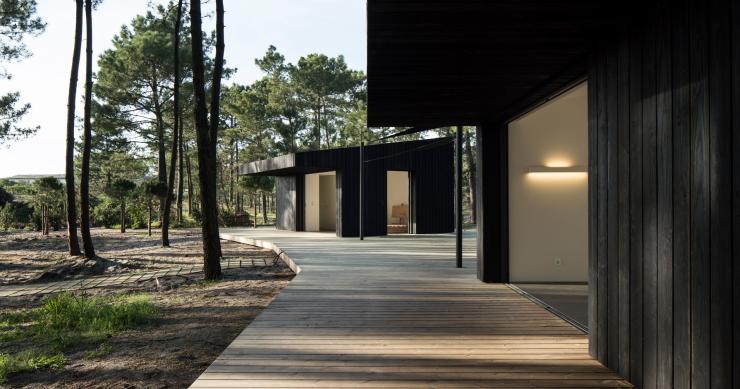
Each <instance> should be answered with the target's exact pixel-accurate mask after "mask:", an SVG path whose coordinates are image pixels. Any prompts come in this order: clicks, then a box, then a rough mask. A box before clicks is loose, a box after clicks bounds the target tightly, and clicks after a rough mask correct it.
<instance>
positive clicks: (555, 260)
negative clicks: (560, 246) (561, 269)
mask: <svg viewBox="0 0 740 389" xmlns="http://www.w3.org/2000/svg"><path fill="white" fill-rule="evenodd" d="M553 262H554V263H555V266H563V260H562V259H560V258H555V259H554V260H553Z"/></svg>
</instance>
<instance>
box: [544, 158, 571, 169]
mask: <svg viewBox="0 0 740 389" xmlns="http://www.w3.org/2000/svg"><path fill="white" fill-rule="evenodd" d="M570 166H573V163H572V162H571V161H568V160H565V159H551V160H549V161H547V162H545V167H570Z"/></svg>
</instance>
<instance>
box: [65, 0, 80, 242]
mask: <svg viewBox="0 0 740 389" xmlns="http://www.w3.org/2000/svg"><path fill="white" fill-rule="evenodd" d="M82 1H83V0H76V1H75V42H74V49H73V51H72V70H71V71H70V74H69V94H68V95H67V156H66V160H65V172H64V180H65V182H66V186H67V238H68V239H67V245H68V247H69V255H80V254H82V251H81V250H80V242H79V241H78V240H77V200H76V196H75V193H76V192H75V103H76V100H77V74H78V73H79V72H80V54H81V53H80V51H81V50H82V8H83V2H82Z"/></svg>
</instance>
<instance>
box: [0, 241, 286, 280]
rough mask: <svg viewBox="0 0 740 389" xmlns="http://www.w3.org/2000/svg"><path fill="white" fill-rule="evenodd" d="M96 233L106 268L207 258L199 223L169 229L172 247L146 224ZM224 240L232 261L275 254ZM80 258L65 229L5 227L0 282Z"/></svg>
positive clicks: (145, 268) (123, 268)
mask: <svg viewBox="0 0 740 389" xmlns="http://www.w3.org/2000/svg"><path fill="white" fill-rule="evenodd" d="M157 232H158V231H157ZM92 235H93V242H94V244H95V250H96V254H97V255H98V256H100V257H101V258H103V259H105V260H106V267H105V272H104V273H103V274H121V273H128V272H141V271H148V270H160V269H164V268H170V267H181V266H189V265H193V264H200V263H202V261H203V256H202V250H203V249H202V243H201V240H200V230H199V229H184V230H172V231H170V243H171V247H169V248H163V247H161V242H160V240H159V239H160V237H159V234H158V233H153V236H151V237H149V236H147V233H146V231H143V230H129V231H127V232H126V233H125V234H121V233H120V232H119V231H117V230H106V229H93V230H92ZM80 243H81V242H80ZM222 245H223V247H222V249H223V254H224V258H225V259H227V258H228V259H230V260H232V261H239V260H251V259H261V258H265V259H268V261H269V260H271V259H270V258H272V257H273V254H272V253H271V252H270V251H268V250H262V249H257V248H251V249H246V248H245V247H246V246H244V245H241V244H238V243H233V242H222ZM79 260H80V258H74V257H70V256H69V255H68V254H67V235H66V232H64V231H61V232H52V233H51V234H50V235H49V236H42V235H41V234H40V233H38V232H26V231H22V232H10V233H8V232H0V285H7V284H17V283H24V282H33V281H34V280H36V279H37V278H38V277H39V276H41V275H42V274H43V273H44V272H46V271H48V270H50V269H52V268H55V267H59V266H61V265H64V264H67V263H72V262H75V261H79ZM89 275H92V274H86V273H82V274H80V273H76V274H71V275H67V276H65V277H56V278H53V279H45V280H41V281H54V280H61V279H69V278H80V277H85V276H89Z"/></svg>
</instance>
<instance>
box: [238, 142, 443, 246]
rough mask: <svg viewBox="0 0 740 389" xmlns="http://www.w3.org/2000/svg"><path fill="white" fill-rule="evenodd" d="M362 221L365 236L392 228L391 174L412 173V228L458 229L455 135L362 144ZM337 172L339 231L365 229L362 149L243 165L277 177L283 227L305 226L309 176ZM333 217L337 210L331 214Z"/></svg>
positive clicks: (244, 171) (248, 171)
mask: <svg viewBox="0 0 740 389" xmlns="http://www.w3.org/2000/svg"><path fill="white" fill-rule="evenodd" d="M363 155H364V158H363V160H364V161H365V164H364V171H363V173H362V174H363V176H364V179H363V195H362V196H363V198H362V201H363V204H364V209H363V213H362V223H363V226H364V229H363V233H364V235H365V236H380V235H386V234H387V233H388V231H387V228H388V222H387V218H386V215H387V212H386V208H387V206H388V205H387V202H386V201H387V192H388V188H387V187H386V185H387V179H386V178H387V174H389V173H388V172H390V171H396V172H407V173H408V185H409V188H408V193H409V196H408V202H407V205H408V208H409V212H408V214H409V215H408V223H407V225H408V231H407V232H408V233H412V234H434V233H447V232H452V231H453V230H454V207H453V204H454V177H453V175H454V172H453V168H454V162H453V141H452V139H450V138H439V139H428V140H418V141H409V142H396V143H385V144H376V145H369V146H365V147H364V148H363ZM328 172H331V173H333V174H335V177H336V178H335V182H336V201H335V204H336V211H335V215H336V216H335V217H336V221H335V223H334V227H335V230H336V234H337V236H340V237H357V236H359V234H360V230H359V225H360V206H359V204H360V192H359V191H360V148H359V147H346V148H337V149H326V150H315V151H304V152H296V153H292V154H286V155H282V156H279V157H275V158H271V159H267V160H262V161H255V162H251V163H248V164H245V165H242V166H241V167H240V174H241V175H255V176H274V177H275V178H276V192H277V195H276V196H277V198H276V208H277V220H276V227H277V228H278V229H284V230H291V231H306V230H307V228H306V227H307V221H306V214H307V212H306V207H307V205H306V196H307V195H306V177H307V175H312V174H317V173H319V174H320V173H328ZM332 216H334V215H332Z"/></svg>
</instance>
